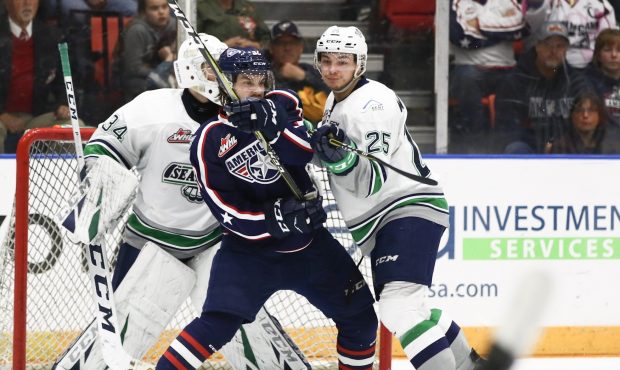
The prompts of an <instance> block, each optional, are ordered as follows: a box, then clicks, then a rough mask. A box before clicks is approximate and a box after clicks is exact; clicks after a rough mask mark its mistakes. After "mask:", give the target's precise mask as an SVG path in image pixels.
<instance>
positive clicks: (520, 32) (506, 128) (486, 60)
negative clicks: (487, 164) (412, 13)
mask: <svg viewBox="0 0 620 370" xmlns="http://www.w3.org/2000/svg"><path fill="white" fill-rule="evenodd" d="M616 5H617V4H615V3H613V2H611V1H609V0H535V1H528V2H525V3H523V4H522V3H518V2H516V1H513V0H486V1H484V0H480V1H478V0H476V1H473V0H453V1H452V3H451V14H450V22H451V28H450V41H451V50H452V54H453V55H454V59H453V66H452V71H451V81H450V82H451V85H450V92H451V104H450V114H451V120H450V124H451V129H452V133H453V134H454V135H455V136H457V137H458V138H459V140H458V141H453V142H454V143H455V146H456V148H455V150H456V151H461V152H477V153H507V154H543V153H557V154H618V153H620V141H619V140H618V138H619V136H618V135H619V134H618V131H619V130H620V120H619V119H618V118H619V115H618V108H619V107H620V104H619V103H620V100H619V98H620V31H619V30H618V26H617V22H616V10H615V6H616Z"/></svg>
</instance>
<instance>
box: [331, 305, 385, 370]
mask: <svg viewBox="0 0 620 370" xmlns="http://www.w3.org/2000/svg"><path fill="white" fill-rule="evenodd" d="M372 320H374V325H364V326H362V325H360V323H369V322H371V321H372ZM334 321H336V327H337V328H338V343H337V346H336V349H337V351H338V369H339V370H371V369H372V365H373V362H374V360H375V344H376V342H377V325H378V322H377V317H376V316H375V311H374V308H373V307H372V306H368V307H367V308H366V309H365V310H363V311H362V312H359V313H357V314H355V315H353V316H350V317H347V318H339V319H335V320H334Z"/></svg>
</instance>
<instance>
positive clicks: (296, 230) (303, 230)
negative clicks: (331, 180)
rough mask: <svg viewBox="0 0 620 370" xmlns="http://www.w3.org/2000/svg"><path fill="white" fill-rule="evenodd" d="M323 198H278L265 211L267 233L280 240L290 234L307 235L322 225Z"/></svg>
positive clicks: (323, 212) (323, 219) (325, 217)
mask: <svg viewBox="0 0 620 370" xmlns="http://www.w3.org/2000/svg"><path fill="white" fill-rule="evenodd" d="M322 202H323V197H321V196H318V197H316V198H313V199H305V200H298V199H296V198H294V197H290V198H278V199H277V200H276V201H275V202H274V203H273V204H268V205H267V207H266V209H265V222H266V223H267V231H268V232H269V234H271V235H272V236H273V237H275V238H278V239H281V238H284V237H286V236H288V235H291V234H307V233H310V232H312V231H314V230H316V229H318V228H320V227H321V226H322V225H323V222H325V220H327V214H326V213H325V210H324V209H323V205H322Z"/></svg>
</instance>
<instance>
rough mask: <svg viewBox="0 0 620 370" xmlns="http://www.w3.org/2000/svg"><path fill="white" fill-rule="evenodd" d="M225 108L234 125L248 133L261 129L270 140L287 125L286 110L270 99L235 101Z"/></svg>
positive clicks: (229, 119)
mask: <svg viewBox="0 0 620 370" xmlns="http://www.w3.org/2000/svg"><path fill="white" fill-rule="evenodd" d="M224 110H225V111H226V113H227V114H228V121H229V122H230V123H231V124H232V125H233V126H235V127H237V128H238V129H239V130H241V131H243V132H247V133H252V132H254V131H260V132H262V133H263V135H265V138H267V140H269V141H271V140H273V139H275V138H276V137H277V136H278V133H279V132H280V131H282V130H284V127H285V125H286V117H287V114H286V110H285V109H284V108H283V107H280V106H278V105H277V104H275V103H274V102H273V101H271V100H269V99H261V100H258V99H252V98H250V99H247V100H241V101H235V102H232V103H229V104H226V105H225V106H224Z"/></svg>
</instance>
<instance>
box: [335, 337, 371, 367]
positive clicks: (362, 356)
mask: <svg viewBox="0 0 620 370" xmlns="http://www.w3.org/2000/svg"><path fill="white" fill-rule="evenodd" d="M337 350H338V369H339V370H371V369H372V365H373V362H374V360H375V344H374V343H373V344H372V345H370V346H368V347H367V348H359V346H358V348H357V349H351V348H347V347H346V346H345V345H343V344H342V343H341V342H340V340H339V341H338V345H337Z"/></svg>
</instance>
